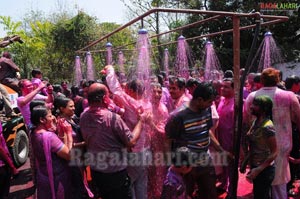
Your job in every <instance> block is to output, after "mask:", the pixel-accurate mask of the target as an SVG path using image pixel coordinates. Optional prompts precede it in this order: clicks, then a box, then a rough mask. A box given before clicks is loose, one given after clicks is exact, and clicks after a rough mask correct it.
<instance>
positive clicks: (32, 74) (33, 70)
mask: <svg viewBox="0 0 300 199" xmlns="http://www.w3.org/2000/svg"><path fill="white" fill-rule="evenodd" d="M40 74H42V72H41V70H40V69H37V68H35V69H32V71H31V76H32V77H35V76H36V75H40Z"/></svg>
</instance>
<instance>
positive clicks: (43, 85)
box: [38, 82, 46, 90]
mask: <svg viewBox="0 0 300 199" xmlns="http://www.w3.org/2000/svg"><path fill="white" fill-rule="evenodd" d="M45 87H46V84H45V82H41V83H40V84H39V86H38V89H39V90H42V89H43V88H45Z"/></svg>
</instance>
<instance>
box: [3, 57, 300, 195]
mask: <svg viewBox="0 0 300 199" xmlns="http://www.w3.org/2000/svg"><path fill="white" fill-rule="evenodd" d="M7 59H9V58H7V57H5V58H3V59H2V58H1V59H0V65H1V67H2V66H6V68H8V66H9V63H10V62H11V61H7ZM1 70H4V69H3V67H2V68H0V73H1V74H4V73H2V71H1ZM9 70H14V72H11V73H9V74H10V75H9V76H7V77H3V78H2V79H0V81H1V83H2V84H4V82H9V81H8V80H11V82H13V81H12V80H15V79H17V81H18V82H17V83H18V84H17V87H18V89H15V90H16V91H17V92H19V93H20V96H19V97H18V99H17V105H18V110H19V111H20V113H21V115H22V116H23V118H24V122H25V124H26V126H27V128H28V136H29V138H30V165H31V170H32V174H33V182H34V185H35V187H36V192H35V196H36V197H37V198H51V199H53V198H97V197H101V198H103V199H106V198H112V199H116V198H136V199H145V198H149V199H156V198H165V199H167V198H171V199H173V198H201V199H202V198H210V199H212V198H217V197H218V195H220V194H223V193H225V192H226V193H227V198H231V197H232V196H231V195H230V193H231V191H230V190H231V189H232V188H231V185H232V180H233V179H232V176H233V175H232V172H233V170H232V168H233V159H234V158H237V157H234V154H235V151H234V146H233V144H234V143H233V140H234V138H233V137H234V125H235V121H234V95H235V94H234V86H235V82H234V81H233V72H232V71H226V72H225V73H224V78H222V79H220V80H216V81H205V80H204V77H203V73H202V72H203V70H201V69H195V70H193V71H191V73H190V78H189V79H185V78H182V77H179V76H176V75H168V76H167V74H166V73H165V72H163V71H162V72H161V73H159V74H155V75H154V74H153V75H152V76H151V78H150V79H149V82H142V81H141V80H139V79H136V78H132V79H127V80H126V81H125V80H124V75H123V76H122V77H123V78H122V79H120V78H119V76H118V74H119V73H116V71H115V68H114V67H113V66H111V65H109V66H106V67H105V68H104V69H103V70H102V71H101V75H102V76H103V78H102V79H101V80H90V81H86V80H82V82H81V84H80V85H72V86H71V85H70V84H68V82H67V81H62V82H61V83H60V84H51V80H47V81H45V79H43V76H42V71H40V70H38V69H34V70H32V79H18V78H17V77H16V76H15V75H16V73H15V72H17V71H18V67H14V66H12V67H11V69H9ZM201 71H202V72H201ZM12 74H14V76H12ZM0 76H1V75H0ZM1 77H2V76H1ZM281 77H282V74H280V71H278V70H276V69H274V68H266V69H264V70H263V71H262V72H261V73H250V74H248V75H247V79H246V82H245V86H244V91H243V97H244V111H243V129H244V131H243V136H242V138H243V139H242V153H241V157H240V158H241V165H240V171H241V172H246V171H248V173H247V179H248V180H249V181H250V182H251V183H253V195H254V198H259V199H262V198H274V199H284V198H287V197H288V195H296V194H297V193H298V190H296V189H294V187H293V182H294V181H295V180H297V179H298V178H299V174H300V173H299V169H298V166H297V164H299V162H300V153H299V129H300V105H299V99H300V98H299V95H298V94H299V92H300V78H299V77H297V76H294V75H293V76H290V77H287V78H286V79H285V81H283V80H282V79H281ZM5 79H6V80H7V81H4V80H5ZM13 83H15V82H13ZM145 84H149V87H148V88H149V90H145ZM8 86H11V85H10V84H8ZM12 88H14V87H13V86H12ZM0 91H1V89H0ZM3 92H5V91H3ZM3 92H2V91H1V94H2V95H3V96H1V97H2V98H5V96H6V95H7V94H6V93H3ZM6 103H7V104H8V105H9V102H6ZM6 112H7V113H6V114H7V115H11V114H12V111H11V110H9V109H8V110H7V111H6ZM14 114H15V113H14ZM0 138H1V139H2V135H1V136H0ZM0 141H1V140H0ZM0 145H1V150H0V155H1V156H0V157H1V158H0V172H1V175H0V176H1V179H0V183H1V184H0V190H1V193H0V194H1V195H0V198H5V197H8V192H9V182H10V180H9V179H10V176H11V175H12V174H16V173H17V170H16V168H15V167H14V166H13V164H12V161H11V160H10V157H9V154H8V153H7V148H6V146H5V143H4V142H3V140H2V141H1V143H0ZM168 155H170V156H168ZM220 157H221V158H222V160H223V161H221V162H220V161H219V160H220ZM168 158H169V159H168ZM168 160H169V161H168ZM218 161H219V162H218ZM88 173H90V176H89V174H88ZM2 179H3V180H2Z"/></svg>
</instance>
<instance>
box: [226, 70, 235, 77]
mask: <svg viewBox="0 0 300 199" xmlns="http://www.w3.org/2000/svg"><path fill="white" fill-rule="evenodd" d="M224 78H233V72H232V70H226V71H225V73H224Z"/></svg>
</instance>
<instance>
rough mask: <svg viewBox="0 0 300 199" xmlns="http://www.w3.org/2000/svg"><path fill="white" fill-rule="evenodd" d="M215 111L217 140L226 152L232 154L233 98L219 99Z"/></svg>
mask: <svg viewBox="0 0 300 199" xmlns="http://www.w3.org/2000/svg"><path fill="white" fill-rule="evenodd" d="M217 111H218V114H219V124H218V127H217V132H218V140H219V142H220V144H221V146H222V147H223V148H224V149H225V150H226V151H229V152H233V133H234V98H233V97H232V98H229V99H226V98H224V97H221V100H220V103H219V105H218V109H217Z"/></svg>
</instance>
